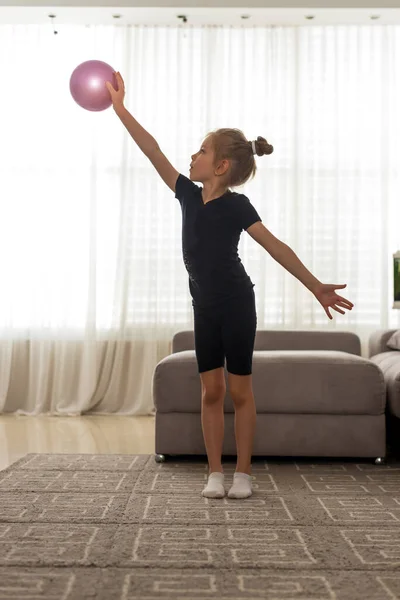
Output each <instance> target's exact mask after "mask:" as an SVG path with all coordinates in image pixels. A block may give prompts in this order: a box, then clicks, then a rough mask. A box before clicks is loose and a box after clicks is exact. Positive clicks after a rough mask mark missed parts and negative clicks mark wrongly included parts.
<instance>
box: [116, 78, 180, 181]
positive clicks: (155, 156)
mask: <svg viewBox="0 0 400 600" xmlns="http://www.w3.org/2000/svg"><path fill="white" fill-rule="evenodd" d="M116 78H117V82H118V90H115V89H114V88H113V86H112V85H111V83H110V82H109V81H107V83H106V86H107V89H108V91H109V92H110V94H111V98H112V102H113V109H114V111H115V113H116V114H117V115H118V117H119V118H120V120H121V122H122V123H123V124H124V125H125V127H126V129H127V130H128V132H129V134H130V135H131V137H132V138H133V139H134V141H135V142H136V144H137V145H138V146H139V148H140V149H141V151H142V152H143V153H144V154H145V155H146V156H147V158H148V159H149V160H150V161H151V163H152V164H153V165H154V167H155V168H156V170H157V172H158V173H159V175H160V176H161V178H162V179H163V180H164V181H165V183H166V184H167V186H168V187H169V188H170V189H171V190H172V191H173V192H175V184H176V180H177V179H178V176H179V172H178V171H177V170H176V169H175V168H174V167H173V166H172V165H171V163H170V162H169V160H168V159H167V157H166V156H165V155H164V154H163V152H162V151H161V149H160V146H159V145H158V143H157V141H156V140H155V139H154V137H153V136H152V135H150V133H149V132H148V131H146V130H145V129H144V128H143V127H142V126H141V125H140V123H138V122H137V121H136V119H135V118H134V117H133V116H132V115H131V113H130V112H129V111H128V110H127V109H126V108H125V106H124V96H125V86H124V81H123V79H122V77H121V75H120V73H116Z"/></svg>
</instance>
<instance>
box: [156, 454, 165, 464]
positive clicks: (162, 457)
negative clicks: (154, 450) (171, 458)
mask: <svg viewBox="0 0 400 600" xmlns="http://www.w3.org/2000/svg"><path fill="white" fill-rule="evenodd" d="M154 460H155V461H156V463H163V462H165V454H156V455H155V456H154Z"/></svg>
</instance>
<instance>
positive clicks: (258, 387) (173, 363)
mask: <svg viewBox="0 0 400 600" xmlns="http://www.w3.org/2000/svg"><path fill="white" fill-rule="evenodd" d="M224 372H225V380H226V384H227V393H226V396H225V401H224V411H225V412H226V413H228V412H234V406H233V402H232V398H231V396H230V393H229V385H228V376H227V371H226V367H225V371H224ZM253 392H254V398H255V403H256V408H257V412H259V413H279V414H282V413H295V414H301V413H303V414H318V413H319V414H332V415H333V414H336V415H337V414H343V415H357V414H365V415H380V414H383V413H384V412H385V406H386V387H385V380H384V376H383V372H382V370H381V369H380V368H379V366H378V365H377V364H375V363H374V362H373V361H371V360H369V359H367V358H363V357H361V356H357V355H354V354H349V353H347V352H341V351H336V350H255V351H254V353H253ZM153 398H154V403H155V407H156V410H157V411H159V412H201V382H200V376H199V373H198V371H197V362H196V356H195V353H194V351H193V350H185V351H182V352H177V353H174V354H171V355H169V356H166V357H165V358H163V359H162V360H161V361H160V362H159V363H158V365H157V366H156V369H155V371H154V376H153Z"/></svg>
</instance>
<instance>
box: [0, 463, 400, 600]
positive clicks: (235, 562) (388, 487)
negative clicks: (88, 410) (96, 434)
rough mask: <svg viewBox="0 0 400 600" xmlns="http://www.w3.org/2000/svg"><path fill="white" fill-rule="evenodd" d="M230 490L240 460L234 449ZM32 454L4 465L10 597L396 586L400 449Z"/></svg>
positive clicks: (309, 596) (4, 597) (336, 594)
mask: <svg viewBox="0 0 400 600" xmlns="http://www.w3.org/2000/svg"><path fill="white" fill-rule="evenodd" d="M223 464H224V470H225V487H226V490H227V491H228V489H229V487H230V485H231V483H232V477H233V473H234V471H235V461H234V458H232V460H231V461H229V459H228V460H224V462H223ZM252 464H253V469H252V470H253V473H252V474H253V490H254V493H253V496H252V497H250V498H247V499H244V500H234V499H229V498H227V497H225V498H224V499H222V500H217V499H212V500H211V499H207V498H203V497H202V496H201V490H202V489H203V487H204V485H205V483H206V480H207V462H206V459H205V458H203V457H201V458H193V457H174V458H169V460H167V462H165V463H161V464H158V463H156V462H155V460H154V456H152V455H151V456H150V455H98V454H97V455H92V454H73V455H71V454H28V455H27V456H25V457H23V458H22V459H20V460H19V461H17V462H16V463H14V464H13V465H11V466H10V467H8V468H7V469H5V470H3V471H0V599H1V600H11V599H12V600H16V599H18V600H25V599H26V600H27V599H29V600H38V599H42V598H45V599H46V600H48V599H52V600H78V599H83V598H85V599H86V598H98V599H101V600H119V599H121V600H139V599H140V600H153V599H163V600H166V599H168V600H175V599H181V598H184V599H185V600H206V599H207V600H210V599H217V598H218V599H222V598H223V599H229V600H242V599H247V600H260V599H266V600H345V599H346V600H395V599H398V598H400V461H399V460H398V459H397V460H396V459H392V460H390V459H388V460H387V462H386V463H385V464H384V465H375V464H374V462H373V459H371V460H367V459H366V460H364V459H361V460H360V461H359V462H355V461H346V460H343V459H329V460H320V459H295V460H294V459H292V458H290V459H281V458H280V457H278V458H276V457H274V458H272V459H268V460H263V459H260V458H259V457H254V458H253V463H252Z"/></svg>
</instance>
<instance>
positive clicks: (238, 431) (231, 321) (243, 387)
mask: <svg viewBox="0 0 400 600" xmlns="http://www.w3.org/2000/svg"><path fill="white" fill-rule="evenodd" d="M256 329H257V314H256V306H255V295H254V291H253V290H251V291H250V292H249V294H246V295H244V296H243V297H241V298H238V299H236V300H235V301H234V302H232V303H230V305H229V310H227V311H226V313H225V319H224V324H223V339H224V347H225V351H226V360H227V370H228V383H229V392H230V395H231V397H232V400H233V403H234V407H235V436H236V446H237V466H236V472H239V473H245V474H247V475H250V474H251V456H252V451H253V442H254V435H255V428H256V405H255V401H254V395H253V386H252V358H253V350H254V342H255V336H256Z"/></svg>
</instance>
